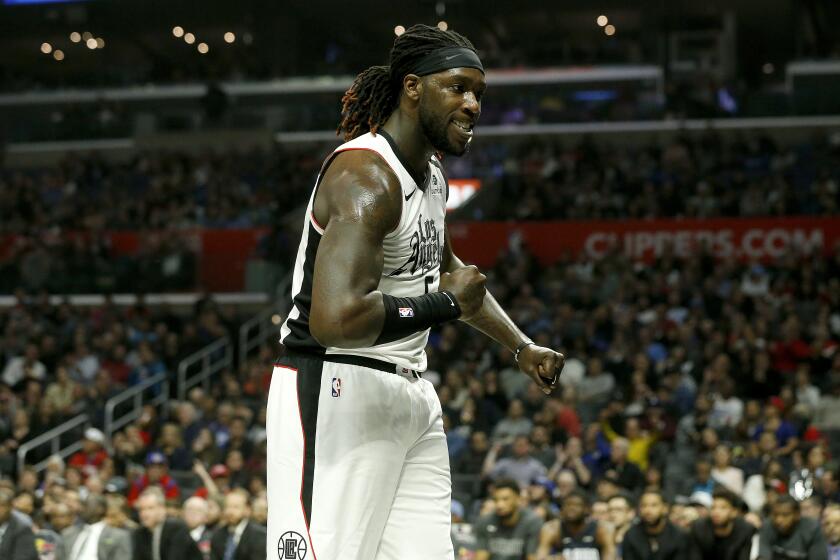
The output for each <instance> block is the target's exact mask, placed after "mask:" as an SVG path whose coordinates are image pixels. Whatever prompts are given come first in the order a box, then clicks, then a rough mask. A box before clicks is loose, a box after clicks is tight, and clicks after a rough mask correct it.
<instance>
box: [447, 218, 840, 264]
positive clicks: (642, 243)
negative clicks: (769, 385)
mask: <svg viewBox="0 0 840 560" xmlns="http://www.w3.org/2000/svg"><path fill="white" fill-rule="evenodd" d="M449 229H450V233H451V235H452V243H453V245H454V248H455V250H456V252H457V253H458V254H459V255H460V256H461V257H462V258H464V259H465V260H468V261H470V262H473V263H475V264H478V265H482V266H489V265H492V264H493V263H494V262H495V260H496V258H497V257H498V254H499V252H500V251H501V250H503V249H504V248H505V247H507V246H509V244H510V243H511V242H512V241H518V240H519V239H521V241H522V243H523V244H524V245H526V246H527V247H528V249H529V250H530V251H532V252H533V253H534V254H535V255H536V256H537V258H538V259H539V260H540V261H541V262H542V263H543V264H546V263H550V262H553V261H556V260H557V259H558V258H560V257H561V256H563V255H569V254H572V255H575V256H577V255H580V254H581V253H583V254H584V255H586V256H588V257H590V258H596V259H597V258H600V257H603V256H604V255H606V254H607V253H609V252H610V251H613V250H616V249H617V250H619V251H620V252H621V253H622V254H624V255H625V256H627V257H629V258H632V259H636V260H642V261H650V260H652V259H655V258H657V257H660V256H662V255H663V254H666V253H670V254H673V255H674V256H676V257H686V256H690V255H692V254H695V253H697V252H698V251H699V250H701V249H702V248H704V247H706V248H708V250H709V251H710V252H711V253H712V254H713V255H714V256H716V257H719V258H736V259H743V260H757V261H770V260H773V259H776V258H778V257H781V256H782V255H784V254H785V253H786V252H788V251H789V250H791V249H795V250H797V251H808V252H812V251H817V252H820V253H823V254H830V253H831V252H833V250H834V248H835V247H836V246H837V245H838V243H840V219H832V218H782V219H737V218H736V219H715V220H648V221H645V220H639V221H580V222H577V221H576V222H533V223H527V222H520V223H512V222H511V223H508V222H505V223H500V222H466V223H459V224H452V225H451V226H450V228H449Z"/></svg>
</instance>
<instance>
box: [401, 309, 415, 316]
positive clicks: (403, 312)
mask: <svg viewBox="0 0 840 560" xmlns="http://www.w3.org/2000/svg"><path fill="white" fill-rule="evenodd" d="M399 311H400V317H414V310H413V309H412V308H410V307H400V309H399Z"/></svg>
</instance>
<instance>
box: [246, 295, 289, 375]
mask: <svg viewBox="0 0 840 560" xmlns="http://www.w3.org/2000/svg"><path fill="white" fill-rule="evenodd" d="M281 301H282V300H278V301H275V302H274V303H273V304H272V305H270V306H269V307H266V308H265V309H263V310H262V311H260V312H259V313H257V314H256V315H254V316H253V317H251V318H250V319H248V320H247V321H245V322H244V323H242V326H241V327H239V354H238V356H237V357H238V360H237V361H238V365H239V368H240V369H241V368H242V366H243V365H245V362H247V361H248V358H249V357H250V355H251V352H253V351H254V350H256V349H258V348H259V347H260V346H261V345H262V344H264V343H265V341H266V340H268V339H269V338H270V337H272V336H275V337H278V338H279V335H280V332H279V331H280V324H281V323H282V322H283V319H284V317H283V309H282V307H283V306H282V303H281Z"/></svg>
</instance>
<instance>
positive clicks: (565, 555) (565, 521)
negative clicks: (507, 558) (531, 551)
mask: <svg viewBox="0 0 840 560" xmlns="http://www.w3.org/2000/svg"><path fill="white" fill-rule="evenodd" d="M560 558H562V559H563V560H615V544H614V543H613V538H612V534H611V532H610V529H609V528H608V527H607V526H606V525H604V524H602V523H600V522H598V521H595V520H593V519H590V518H589V498H588V497H587V496H586V494H585V493H583V492H582V491H580V490H575V491H573V492H572V493H571V494H569V495H568V496H566V498H565V499H564V500H563V507H562V509H561V510H560V519H559V520H554V521H549V522H548V523H546V524H545V526H544V527H543V529H542V531H541V533H540V546H539V548H538V549H537V560H555V559H560Z"/></svg>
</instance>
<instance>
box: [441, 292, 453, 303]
mask: <svg viewBox="0 0 840 560" xmlns="http://www.w3.org/2000/svg"><path fill="white" fill-rule="evenodd" d="M443 295H445V296H446V299H448V300H449V305H451V306H452V307H455V302H454V301H452V298H451V297H449V294H447V293H446V292H443Z"/></svg>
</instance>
